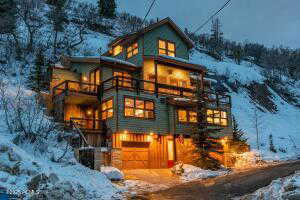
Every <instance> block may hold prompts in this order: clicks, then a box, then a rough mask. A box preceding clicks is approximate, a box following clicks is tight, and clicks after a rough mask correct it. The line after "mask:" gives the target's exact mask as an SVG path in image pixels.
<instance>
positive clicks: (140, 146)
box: [122, 142, 149, 169]
mask: <svg viewBox="0 0 300 200" xmlns="http://www.w3.org/2000/svg"><path fill="white" fill-rule="evenodd" d="M122 165H123V169H147V168H149V143H148V142H122Z"/></svg>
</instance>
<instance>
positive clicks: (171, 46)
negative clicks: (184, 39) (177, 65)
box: [158, 40, 175, 57]
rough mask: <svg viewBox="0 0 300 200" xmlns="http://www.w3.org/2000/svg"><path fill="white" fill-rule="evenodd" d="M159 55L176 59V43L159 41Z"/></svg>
mask: <svg viewBox="0 0 300 200" xmlns="http://www.w3.org/2000/svg"><path fill="white" fill-rule="evenodd" d="M158 54H159V55H167V56H171V57H175V43H173V42H169V41H165V40H158Z"/></svg>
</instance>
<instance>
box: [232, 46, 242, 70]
mask: <svg viewBox="0 0 300 200" xmlns="http://www.w3.org/2000/svg"><path fill="white" fill-rule="evenodd" d="M233 57H234V60H235V62H236V63H237V64H238V65H240V64H241V61H242V58H243V49H242V46H241V45H238V46H237V47H235V48H234V49H233Z"/></svg>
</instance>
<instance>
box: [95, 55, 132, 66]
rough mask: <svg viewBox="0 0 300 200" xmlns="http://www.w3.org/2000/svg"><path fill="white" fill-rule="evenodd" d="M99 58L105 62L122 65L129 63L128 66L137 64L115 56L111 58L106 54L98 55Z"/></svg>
mask: <svg viewBox="0 0 300 200" xmlns="http://www.w3.org/2000/svg"><path fill="white" fill-rule="evenodd" d="M100 59H101V60H105V61H107V62H115V63H119V64H123V65H129V66H133V67H137V65H135V64H133V63H131V62H128V61H125V60H120V59H117V58H112V57H107V56H100Z"/></svg>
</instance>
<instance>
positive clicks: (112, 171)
mask: <svg viewBox="0 0 300 200" xmlns="http://www.w3.org/2000/svg"><path fill="white" fill-rule="evenodd" d="M101 172H102V173H103V174H104V175H105V176H106V177H107V178H108V179H109V180H112V181H120V180H123V179H124V174H123V172H121V171H120V170H119V169H117V168H115V167H101Z"/></svg>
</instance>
